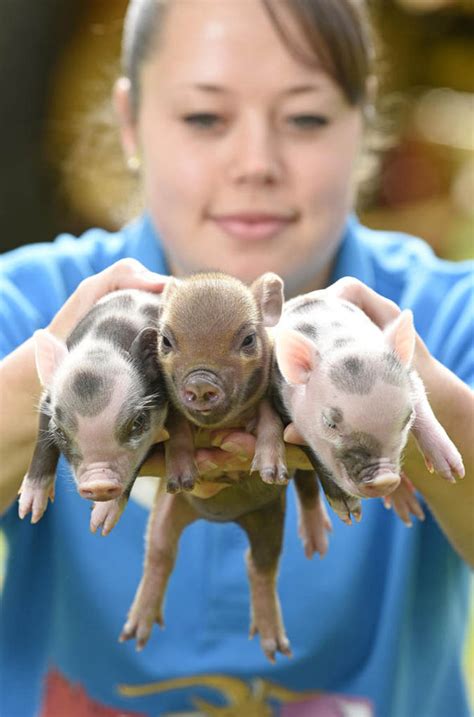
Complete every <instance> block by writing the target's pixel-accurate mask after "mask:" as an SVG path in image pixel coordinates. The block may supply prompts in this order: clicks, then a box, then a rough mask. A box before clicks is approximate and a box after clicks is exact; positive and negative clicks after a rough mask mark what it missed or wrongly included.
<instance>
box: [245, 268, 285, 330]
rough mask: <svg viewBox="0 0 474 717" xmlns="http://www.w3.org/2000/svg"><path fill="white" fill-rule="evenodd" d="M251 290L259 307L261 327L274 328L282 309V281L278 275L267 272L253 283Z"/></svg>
mask: <svg viewBox="0 0 474 717" xmlns="http://www.w3.org/2000/svg"><path fill="white" fill-rule="evenodd" d="M251 289H252V293H253V295H254V296H255V299H256V301H257V303H258V305H259V306H260V311H261V312H262V318H263V325H264V326H275V325H276V324H277V323H278V322H279V320H280V316H281V312H282V309H283V301H284V297H283V279H281V278H280V277H279V276H278V274H273V272H271V271H267V273H266V274H262V276H259V278H258V279H256V280H255V281H254V282H253V284H252V286H251Z"/></svg>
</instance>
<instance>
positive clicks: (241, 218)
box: [211, 212, 296, 240]
mask: <svg viewBox="0 0 474 717" xmlns="http://www.w3.org/2000/svg"><path fill="white" fill-rule="evenodd" d="M211 219H212V221H213V222H214V223H215V224H216V225H217V226H218V227H219V228H220V229H221V230H222V231H223V232H225V233H226V234H227V235H229V236H231V237H232V238H234V239H241V240H259V239H270V238H272V237H273V236H276V235H277V234H279V233H280V232H282V231H283V230H285V229H286V228H287V227H288V225H289V224H292V223H293V222H294V221H295V220H296V216H295V215H284V214H270V213H267V212H241V213H236V214H218V215H214V216H211Z"/></svg>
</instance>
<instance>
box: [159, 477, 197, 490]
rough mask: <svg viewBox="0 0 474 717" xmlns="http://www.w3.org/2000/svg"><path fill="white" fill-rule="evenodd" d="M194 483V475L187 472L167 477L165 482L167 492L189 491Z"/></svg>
mask: <svg viewBox="0 0 474 717" xmlns="http://www.w3.org/2000/svg"><path fill="white" fill-rule="evenodd" d="M195 485H196V475H194V474H190V473H188V474H187V475H186V474H184V475H180V476H173V477H168V480H167V482H166V492H167V493H180V492H181V491H182V490H185V491H188V492H189V491H191V490H193V488H194V486H195Z"/></svg>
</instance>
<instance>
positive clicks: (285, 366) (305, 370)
mask: <svg viewBox="0 0 474 717" xmlns="http://www.w3.org/2000/svg"><path fill="white" fill-rule="evenodd" d="M275 355H276V360H277V363H278V367H279V369H280V371H281V373H282V374H283V377H284V378H285V379H286V380H287V381H288V383H293V384H304V383H308V381H309V377H310V375H311V373H312V371H314V369H315V368H316V367H317V365H318V363H319V358H320V355H319V352H318V350H317V348H316V347H315V345H314V344H313V343H312V342H311V341H310V340H309V339H307V338H306V336H303V334H300V332H299V331H294V330H293V329H279V330H277V332H276V335H275Z"/></svg>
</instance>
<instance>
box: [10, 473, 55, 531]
mask: <svg viewBox="0 0 474 717" xmlns="http://www.w3.org/2000/svg"><path fill="white" fill-rule="evenodd" d="M19 492H20V498H19V501H18V515H19V517H20V518H21V519H22V520H23V518H24V517H25V516H26V515H28V513H31V522H32V523H37V522H38V521H39V520H41V518H42V517H43V515H44V512H45V510H46V508H47V507H48V498H49V499H50V500H51V502H52V501H54V476H52V477H48V478H44V479H42V480H41V481H38V480H34V481H33V480H32V479H31V478H29V477H28V475H26V476H25V477H24V478H23V482H22V484H21V488H20V491H19Z"/></svg>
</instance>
